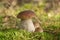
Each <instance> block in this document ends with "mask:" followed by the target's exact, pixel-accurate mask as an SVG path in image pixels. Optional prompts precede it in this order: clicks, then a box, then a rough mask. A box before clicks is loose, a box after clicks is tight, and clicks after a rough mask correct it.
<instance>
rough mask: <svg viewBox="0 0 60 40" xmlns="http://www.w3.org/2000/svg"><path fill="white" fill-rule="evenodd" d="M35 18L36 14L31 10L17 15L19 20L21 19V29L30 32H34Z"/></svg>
mask: <svg viewBox="0 0 60 40" xmlns="http://www.w3.org/2000/svg"><path fill="white" fill-rule="evenodd" d="M34 17H35V13H34V12H33V11H31V10H26V11H22V12H20V13H19V14H18V15H17V18H20V19H21V27H20V28H21V29H24V30H27V31H29V32H34V31H35V27H34V24H33V21H32V18H34Z"/></svg>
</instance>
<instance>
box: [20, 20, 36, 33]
mask: <svg viewBox="0 0 60 40" xmlns="http://www.w3.org/2000/svg"><path fill="white" fill-rule="evenodd" d="M21 29H24V30H27V31H29V32H34V31H35V27H34V24H33V22H32V19H27V20H22V21H21Z"/></svg>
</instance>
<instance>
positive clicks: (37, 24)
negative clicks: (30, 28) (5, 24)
mask: <svg viewBox="0 0 60 40" xmlns="http://www.w3.org/2000/svg"><path fill="white" fill-rule="evenodd" d="M33 24H34V27H35V32H43V29H42V27H41V26H40V24H39V22H36V21H35V22H33Z"/></svg>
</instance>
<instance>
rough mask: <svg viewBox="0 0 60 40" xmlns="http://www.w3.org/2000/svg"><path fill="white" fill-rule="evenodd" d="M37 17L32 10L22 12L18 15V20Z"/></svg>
mask: <svg viewBox="0 0 60 40" xmlns="http://www.w3.org/2000/svg"><path fill="white" fill-rule="evenodd" d="M34 16H35V13H34V12H33V11H31V10H26V11H22V12H20V13H19V14H18V15H17V18H21V19H30V18H33V17H34Z"/></svg>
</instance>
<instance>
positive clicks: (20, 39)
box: [0, 0, 60, 40]
mask: <svg viewBox="0 0 60 40" xmlns="http://www.w3.org/2000/svg"><path fill="white" fill-rule="evenodd" d="M24 10H32V11H34V12H35V14H36V15H37V17H38V18H39V20H40V21H41V22H42V23H41V26H42V28H43V30H47V32H43V33H38V32H37V33H29V32H26V31H25V30H18V29H15V28H16V27H17V28H18V26H20V23H19V22H20V19H18V18H17V17H16V16H17V14H18V13H19V12H21V11H24ZM0 40H60V0H0Z"/></svg>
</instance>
